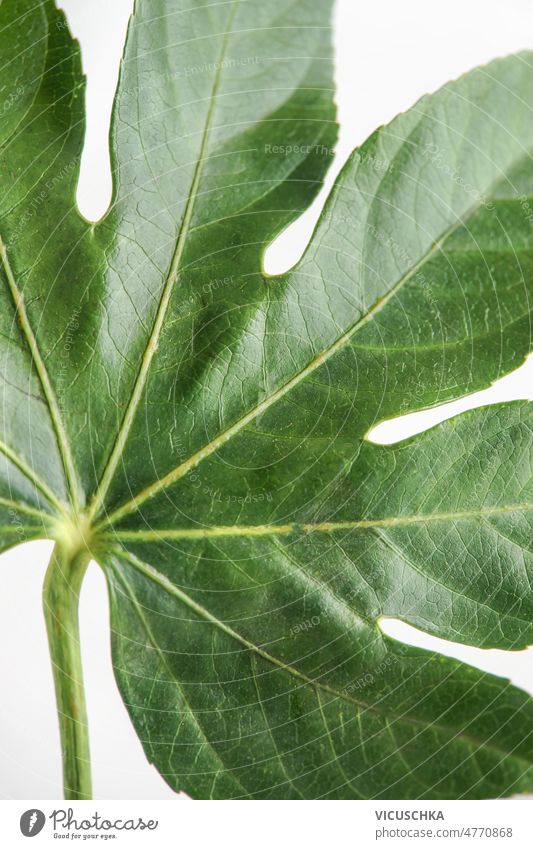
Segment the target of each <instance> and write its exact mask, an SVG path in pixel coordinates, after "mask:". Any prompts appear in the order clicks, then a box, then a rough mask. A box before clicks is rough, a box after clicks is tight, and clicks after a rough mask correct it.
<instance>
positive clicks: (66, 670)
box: [43, 543, 92, 799]
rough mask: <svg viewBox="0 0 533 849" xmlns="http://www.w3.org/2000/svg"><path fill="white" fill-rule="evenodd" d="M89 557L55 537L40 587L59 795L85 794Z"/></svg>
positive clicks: (88, 791) (88, 792)
mask: <svg viewBox="0 0 533 849" xmlns="http://www.w3.org/2000/svg"><path fill="white" fill-rule="evenodd" d="M89 560H90V555H89V552H88V551H87V550H86V549H81V550H77V551H75V552H69V550H68V548H67V547H66V546H65V545H63V544H62V543H57V544H56V545H55V547H54V550H53V552H52V557H51V559H50V563H49V565H48V569H47V572H46V577H45V581H44V588H43V606H44V616H45V620H46V630H47V633H48V645H49V648H50V656H51V660H52V670H53V675H54V685H55V692H56V701H57V711H58V717H59V731H60V737H61V752H62V758H63V785H64V793H65V799H90V798H91V795H92V788H91V761H90V752H89V729H88V723H87V711H86V707H85V692H84V686H83V672H82V664H81V653H80V636H79V621H78V602H79V594H80V588H81V583H82V581H83V577H84V575H85V572H86V569H87V565H88V563H89Z"/></svg>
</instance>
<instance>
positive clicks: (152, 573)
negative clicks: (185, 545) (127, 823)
mask: <svg viewBox="0 0 533 849" xmlns="http://www.w3.org/2000/svg"><path fill="white" fill-rule="evenodd" d="M115 555H116V556H117V557H118V558H119V559H120V558H123V559H125V560H126V561H127V562H128V563H129V564H130V565H131V566H132V567H133V568H134V569H135V570H136V571H138V572H139V573H141V574H142V575H144V577H145V578H147V579H148V580H151V581H153V582H154V583H155V584H156V585H158V586H159V587H161V589H162V590H164V591H165V592H167V593H169V594H170V595H172V596H175V597H176V598H178V599H179V600H180V601H181V602H182V603H183V604H184V605H185V606H186V607H188V608H189V609H190V610H192V612H193V613H195V614H196V615H197V616H199V617H200V618H201V619H203V620H204V621H207V622H209V623H210V624H211V625H213V626H214V627H216V628H218V629H219V630H221V631H223V632H224V633H225V634H226V635H227V636H229V637H230V638H231V639H233V640H235V641H236V642H237V643H239V644H240V645H242V646H244V648H246V649H248V651H250V652H252V653H253V654H255V655H257V656H259V657H261V658H262V659H263V660H265V661H266V662H267V663H270V664H272V665H273V666H276V667H277V668H278V669H281V670H282V671H283V672H285V673H287V674H288V675H291V676H293V677H294V678H296V679H298V680H300V681H302V683H303V684H305V685H306V686H308V687H311V688H312V689H313V690H314V691H315V692H316V693H317V695H318V692H319V691H323V692H325V693H328V694H329V695H330V696H333V697H334V698H336V699H341V700H344V701H346V702H349V703H350V704H353V705H355V706H356V707H357V708H358V709H361V708H363V709H364V710H368V711H369V712H370V713H374V714H376V715H377V716H379V717H382V718H385V719H386V720H388V718H389V716H390V715H391V714H392V715H393V716H394V713H393V711H392V710H391V711H385V710H384V709H380V708H379V707H377V704H376V703H375V702H364V701H362V700H358V699H355V698H354V697H353V696H352V695H351V694H350V693H347V692H344V691H343V690H338V689H337V688H336V687H334V686H332V685H330V684H327V683H324V682H323V681H320V680H317V679H312V678H309V677H308V676H307V675H306V674H305V673H303V672H301V671H300V670H298V669H296V668H295V667H293V666H290V665H289V664H286V663H284V662H283V661H281V660H279V659H278V658H276V657H274V656H273V655H271V654H270V653H269V652H267V651H265V650H264V649H262V648H261V647H260V646H257V645H255V643H252V642H251V641H249V640H248V639H246V637H243V636H242V635H241V634H239V633H238V632H237V631H234V630H233V628H230V627H229V626H228V625H226V624H225V623H224V622H222V621H221V620H220V619H218V618H217V617H216V616H214V615H213V614H211V613H210V612H209V611H208V610H207V609H206V608H204V607H202V605H200V604H198V603H197V602H195V601H194V599H192V598H191V597H190V596H188V595H187V593H185V592H183V591H182V590H180V589H179V588H178V587H177V586H176V585H175V584H173V583H172V581H170V580H169V579H168V578H167V577H166V576H165V575H163V574H162V573H160V572H159V571H158V570H157V569H155V568H154V567H152V566H150V565H149V564H147V563H145V562H144V561H142V560H140V559H139V558H137V557H135V556H134V555H132V554H130V553H129V552H126V551H124V550H117V551H115ZM113 573H114V574H117V571H116V569H114V570H113ZM120 577H121V578H122V581H124V576H123V575H121V576H120ZM142 622H143V618H141V623H142ZM167 668H168V666H167ZM170 672H171V674H172V679H173V680H174V681H176V682H177V679H176V676H175V675H174V673H173V672H172V670H170ZM177 683H178V682H177ZM395 719H396V721H399V722H406V723H408V724H410V725H414V726H415V727H418V728H421V729H422V730H427V729H428V727H431V728H433V729H438V730H440V731H443V732H445V733H450V732H452V733H453V735H454V738H455V739H457V738H459V739H461V740H463V741H464V742H465V743H466V744H467V745H472V746H477V747H478V748H488V749H491V750H492V751H495V752H497V753H498V754H501V755H503V756H504V757H510V758H513V759H515V760H517V761H520V762H522V763H525V764H527V766H528V768H531V766H532V765H533V762H532V761H531V760H528V759H527V758H526V757H525V756H523V755H517V754H515V753H514V752H508V751H506V750H504V749H502V748H501V747H500V746H498V745H497V744H494V743H492V742H491V741H490V738H489V740H479V739H477V738H475V737H472V736H471V735H470V734H466V733H465V732H464V731H457V729H456V728H454V727H451V728H450V727H449V726H446V725H439V724H438V723H437V722H431V723H428V722H424V720H422V719H418V718H416V717H413V716H411V715H408V714H407V713H403V714H401V715H400V716H396V717H395Z"/></svg>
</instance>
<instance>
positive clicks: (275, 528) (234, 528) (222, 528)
mask: <svg viewBox="0 0 533 849" xmlns="http://www.w3.org/2000/svg"><path fill="white" fill-rule="evenodd" d="M530 510H533V502H528V501H524V502H522V503H520V504H507V505H503V506H500V505H499V506H495V507H481V508H478V509H475V510H462V511H461V510H459V511H449V512H440V513H439V512H436V513H414V514H410V515H405V516H387V517H384V518H381V519H358V520H354V521H344V522H317V523H312V522H289V523H287V524H284V525H275V524H274V525H219V526H213V525H212V526H209V527H204V528H161V530H157V529H155V528H154V529H152V530H149V531H146V530H145V531H129V530H120V529H117V530H115V529H114V530H113V531H112V532H110V533H109V535H108V536H107V535H106V534H103V535H102V537H103V539H106V538H108V539H110V540H112V539H117V538H118V539H121V540H124V541H128V540H131V541H135V540H138V541H139V542H154V541H157V540H158V539H184V540H185V539H206V538H209V537H250V536H252V537H262V536H288V535H289V534H292V533H296V532H300V533H302V534H309V533H333V532H335V531H351V530H367V529H368V530H371V529H372V528H395V527H403V526H409V525H418V524H430V523H432V522H436V523H438V522H461V521H468V520H469V519H471V520H476V519H484V518H486V517H491V516H505V515H509V514H511V513H525V512H529V511H530ZM101 527H105V523H102V526H101Z"/></svg>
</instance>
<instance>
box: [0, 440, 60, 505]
mask: <svg viewBox="0 0 533 849" xmlns="http://www.w3.org/2000/svg"><path fill="white" fill-rule="evenodd" d="M0 454H3V455H4V456H5V457H7V459H8V460H10V461H11V463H13V465H14V466H16V467H17V469H18V470H19V471H20V472H22V474H23V475H24V477H25V478H26V479H27V480H28V481H29V482H30V483H31V484H33V486H34V487H35V488H36V489H38V490H39V491H40V492H42V494H43V495H44V496H45V498H47V499H48V501H49V502H50V503H51V504H53V505H54V507H55V508H56V509H57V510H58V511H59V512H60V513H64V512H65V506H64V505H63V504H62V503H61V501H59V499H58V498H57V496H56V495H55V494H54V492H53V491H52V490H51V489H50V487H49V486H48V485H47V484H46V483H45V482H44V481H43V480H41V478H40V477H39V476H38V475H37V474H36V472H35V471H34V470H33V469H32V468H31V466H29V465H28V464H27V463H26V462H24V460H23V459H22V457H19V455H18V454H17V453H16V451H13V449H12V448H10V447H9V445H6V443H5V442H0ZM19 509H20V508H19Z"/></svg>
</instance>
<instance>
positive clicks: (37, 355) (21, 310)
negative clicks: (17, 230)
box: [0, 237, 79, 507]
mask: <svg viewBox="0 0 533 849" xmlns="http://www.w3.org/2000/svg"><path fill="white" fill-rule="evenodd" d="M0 258H1V260H2V265H3V267H4V271H5V274H6V278H7V284H8V287H9V291H10V293H11V297H12V299H13V303H14V305H15V311H16V314H17V318H18V320H19V323H20V327H21V329H22V332H23V334H24V338H25V339H26V342H27V344H28V347H29V349H30V353H31V356H32V360H33V365H34V367H35V370H36V372H37V375H38V377H39V381H40V383H41V386H42V389H43V392H44V397H45V399H46V403H47V406H48V410H49V413H50V418H51V420H52V425H53V428H54V432H55V435H56V440H57V447H58V451H59V456H60V457H61V461H62V463H63V468H64V471H65V475H66V478H67V482H68V486H69V490H70V494H71V497H72V500H73V503H74V506H75V507H78V506H79V487H78V478H77V474H76V468H75V465H74V458H73V456H72V452H71V450H70V444H69V440H68V436H67V433H66V430H65V426H64V424H63V420H62V418H61V413H60V410H59V405H58V403H57V398H56V396H55V392H54V390H53V387H52V384H51V382H50V378H49V376H48V371H47V369H46V365H45V363H44V360H43V357H42V355H41V352H40V350H39V345H38V343H37V339H36V337H35V334H34V332H33V329H32V326H31V324H30V320H29V318H28V313H27V312H26V305H25V303H24V296H23V294H22V292H21V291H20V289H19V287H18V285H17V281H16V280H15V276H14V274H13V269H12V268H11V264H10V262H9V257H8V254H7V248H6V246H5V244H4V242H3V241H2V238H1V237H0ZM47 497H49V496H47Z"/></svg>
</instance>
